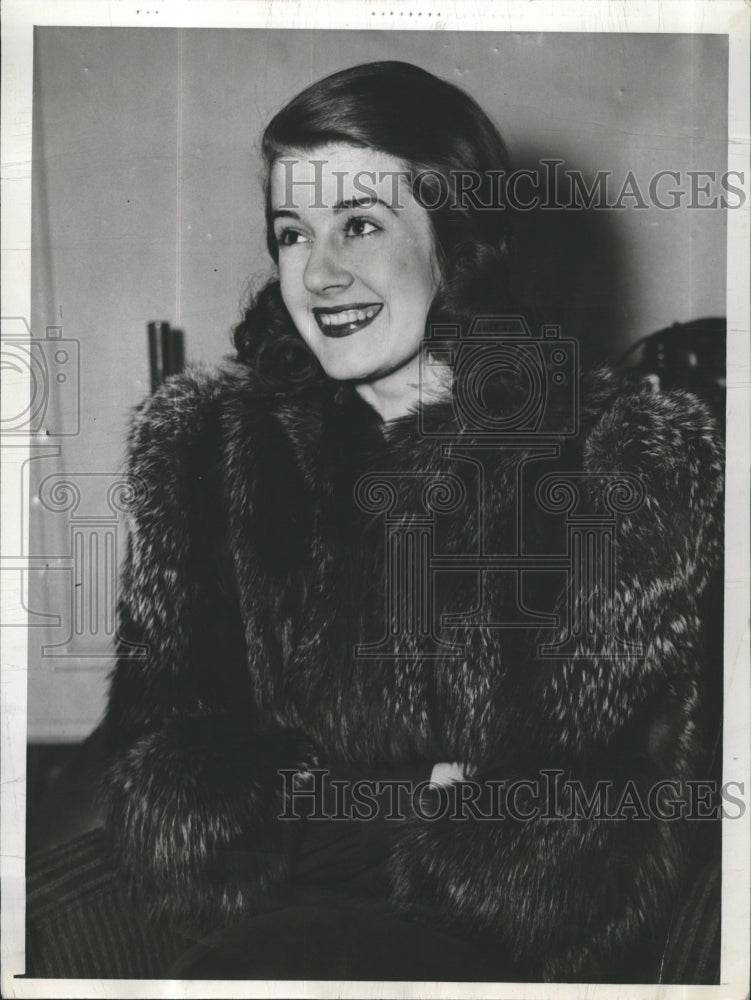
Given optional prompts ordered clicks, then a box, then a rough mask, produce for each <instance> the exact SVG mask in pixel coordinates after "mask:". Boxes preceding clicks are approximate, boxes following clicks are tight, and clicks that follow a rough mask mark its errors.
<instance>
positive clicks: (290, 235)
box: [276, 229, 308, 247]
mask: <svg viewBox="0 0 751 1000" xmlns="http://www.w3.org/2000/svg"><path fill="white" fill-rule="evenodd" d="M276 242H277V244H278V245H279V246H280V247H292V246H295V244H296V243H307V242H308V240H307V238H306V237H305V236H304V235H303V234H302V233H301V232H299V231H298V230H297V229H283V230H282V231H281V232H280V233H279V235H278V236H277V238H276Z"/></svg>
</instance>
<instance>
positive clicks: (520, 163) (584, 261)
mask: <svg viewBox="0 0 751 1000" xmlns="http://www.w3.org/2000/svg"><path fill="white" fill-rule="evenodd" d="M544 155H545V156H546V157H550V154H549V152H547V153H546V154H544ZM540 160H541V158H535V157H534V156H533V155H532V154H530V153H528V154H527V155H525V156H524V158H523V159H521V160H520V159H519V158H516V157H515V162H514V166H513V169H514V170H515V171H521V170H530V171H532V172H533V173H535V174H538V175H540V176H542V174H543V172H542V170H541V168H540ZM566 168H567V170H575V167H573V165H572V164H570V163H569V162H567V164H566ZM538 190H539V189H538ZM539 193H540V195H541V199H540V200H544V198H545V192H544V191H540V192H539ZM561 195H562V197H560V198H559V199H558V201H559V202H562V203H563V204H565V203H566V200H567V199H568V197H569V195H568V192H565V193H564V192H561ZM519 197H520V200H522V199H526V200H530V201H531V200H532V198H531V189H529V188H528V189H526V190H525V191H524V195H523V196H522V195H521V186H520V194H519ZM621 215H622V213H618V212H616V211H615V210H608V209H597V208H585V207H581V208H578V207H575V208H564V207H556V208H540V207H536V208H530V209H524V210H519V209H516V210H514V216H513V219H514V230H515V233H516V240H517V259H518V274H519V276H520V280H521V282H522V284H523V289H522V297H523V299H524V300H525V301H527V302H529V303H530V306H531V311H532V312H533V313H534V319H533V321H532V322H530V325H531V326H532V328H533V329H534V328H535V326H539V324H541V323H546V324H557V325H559V326H560V327H561V328H562V332H563V335H564V336H566V337H574V338H575V339H576V340H578V341H579V345H580V349H581V360H582V363H583V364H584V365H585V366H587V365H590V364H596V363H598V362H601V361H608V360H609V361H615V360H617V358H619V357H620V355H621V354H622V352H623V348H624V345H626V344H627V343H628V342H629V341H630V340H632V339H633V330H632V328H631V325H630V316H629V312H630V310H629V308H628V289H627V281H626V275H627V273H628V260H627V258H626V256H625V254H624V252H623V249H622V246H623V243H622V239H621V238H620V236H619V231H618V221H619V216H621ZM530 319H531V317H530Z"/></svg>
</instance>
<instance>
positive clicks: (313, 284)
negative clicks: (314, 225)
mask: <svg viewBox="0 0 751 1000" xmlns="http://www.w3.org/2000/svg"><path fill="white" fill-rule="evenodd" d="M352 281H353V277H352V273H351V272H350V271H349V270H348V269H347V268H346V267H345V266H344V263H343V262H342V260H341V257H340V255H339V254H338V252H337V248H336V247H334V246H331V244H329V243H326V242H325V241H323V240H318V241H316V242H315V243H314V244H313V247H312V249H311V251H310V256H309V257H308V263H307V264H306V266H305V271H304V273H303V282H304V284H305V287H306V288H307V290H308V291H309V292H312V293H314V294H316V295H323V294H324V293H325V292H327V291H336V290H337V289H343V288H349V286H350V285H351V284H352Z"/></svg>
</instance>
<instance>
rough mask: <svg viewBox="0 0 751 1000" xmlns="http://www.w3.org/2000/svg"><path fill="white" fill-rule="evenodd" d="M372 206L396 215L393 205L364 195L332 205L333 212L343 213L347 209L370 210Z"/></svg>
mask: <svg viewBox="0 0 751 1000" xmlns="http://www.w3.org/2000/svg"><path fill="white" fill-rule="evenodd" d="M372 205H383V207H384V208H387V209H388V210H389V212H393V213H394V215H396V209H395V208H394V207H393V205H389V203H388V202H387V201H384V200H383V199H382V198H373V197H371V196H370V195H365V196H364V197H363V198H347V199H345V200H344V201H338V202H337V203H336V204H335V205H334V211H335V212H344V211H346V210H347V209H349V208H370V207H371V206H372Z"/></svg>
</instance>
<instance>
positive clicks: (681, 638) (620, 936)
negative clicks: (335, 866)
mask: <svg viewBox="0 0 751 1000" xmlns="http://www.w3.org/2000/svg"><path fill="white" fill-rule="evenodd" d="M263 155H264V159H265V164H266V168H267V185H266V218H267V242H268V248H269V252H270V254H271V256H272V258H273V260H274V261H275V263H276V265H277V268H278V278H277V277H275V278H274V279H273V280H272V281H270V282H269V283H268V284H267V285H266V286H265V287H264V288H263V289H262V291H261V292H260V293H259V294H258V295H257V297H256V299H255V301H254V303H253V304H252V306H251V308H250V309H249V310H248V312H247V314H246V316H245V320H244V322H243V323H242V324H240V326H239V327H238V328H237V330H236V334H235V342H236V347H237V359H236V361H235V363H234V364H231V365H229V366H227V368H226V369H224V370H222V371H220V372H205V371H200V370H196V371H190V372H188V373H186V374H184V375H182V376H179V377H177V378H174V379H171V380H170V381H169V382H168V383H167V384H166V385H165V386H164V388H163V389H162V390H161V391H159V392H158V393H157V394H156V395H155V396H154V397H153V398H152V399H150V400H149V401H148V402H147V403H146V404H145V405H144V406H143V407H142V408H141V410H140V412H139V414H138V415H137V417H136V420H135V423H134V426H133V430H132V434H131V439H130V473H131V475H132V476H133V481H134V484H136V494H137V495H136V499H135V500H134V504H133V524H132V533H131V547H130V551H129V555H128V560H127V564H126V567H125V572H124V577H123V583H124V585H123V591H122V601H121V626H120V637H121V642H120V658H119V662H118V665H117V669H116V671H115V673H114V676H113V680H112V688H111V694H110V701H109V707H108V711H107V717H106V723H105V727H106V731H107V734H108V737H109V739H110V742H111V747H112V754H113V756H112V764H111V767H110V770H109V774H108V795H109V800H108V802H109V831H110V834H111V837H112V839H113V842H114V845H115V850H116V854H117V856H119V858H120V859H121V861H122V864H123V866H124V868H125V870H126V871H127V872H128V874H129V876H130V880H131V884H132V885H133V887H134V889H135V892H136V898H137V899H139V900H141V901H142V902H144V903H145V904H146V905H148V906H150V908H151V909H152V911H157V912H159V913H162V914H166V915H167V916H168V917H169V919H171V920H172V921H173V922H175V921H177V922H181V921H183V922H184V921H186V920H187V921H193V922H196V923H199V924H201V926H218V925H220V924H221V923H222V922H224V921H228V920H230V921H231V920H233V919H238V918H239V917H241V916H243V915H247V914H253V913H258V912H260V911H262V910H267V909H268V908H270V907H278V906H280V905H283V902H284V900H285V899H286V898H287V896H286V895H285V893H288V892H289V891H291V888H290V887H292V890H293V889H294V886H295V885H296V884H298V883H299V882H300V880H301V875H300V864H301V863H300V857H301V856H302V857H303V858H304V856H305V847H304V844H305V842H306V838H309V837H313V838H315V837H316V836H317V835H318V830H319V829H320V828H319V827H316V810H318V811H319V812H323V813H324V814H325V815H328V816H331V815H332V812H331V810H332V808H335V809H338V810H339V812H338V813H337V815H340V816H342V817H344V816H347V817H349V818H350V819H353V822H351V823H350V824H348V828H356V829H355V832H354V833H353V834H352V835H353V836H354V837H356V838H357V837H359V838H361V840H364V842H368V843H369V838H370V840H372V841H373V842H374V844H375V846H372V845H371V846H367V847H362V846H360V847H358V848H357V851H360V852H362V853H361V854H359V855H358V856H360V857H365V856H366V855H367V854H368V852H369V851H370V850H371V848H372V850H373V851H374V852H375V854H378V856H379V857H381V853H379V852H382V856H383V858H384V867H383V872H384V888H383V893H382V895H383V896H384V897H385V898H386V899H387V900H388V906H390V907H392V908H393V910H394V912H397V913H400V914H406V915H407V916H408V917H409V919H410V920H413V921H415V922H416V924H417V925H423V926H427V927H430V928H435V929H436V930H441V931H442V932H447V933H450V934H451V935H453V937H452V940H454V941H455V942H459V941H462V940H468V941H473V942H475V943H476V944H477V945H478V947H481V948H482V949H484V953H485V954H486V955H488V956H491V958H492V959H493V961H495V962H496V965H495V966H494V967H495V969H496V975H497V978H503V977H504V973H505V978H509V979H511V978H520V977H524V976H527V977H530V978H533V979H535V978H547V979H573V980H577V979H585V978H589V979H611V980H618V979H621V978H623V979H627V978H630V977H635V978H637V979H639V978H645V977H656V976H657V975H658V972H657V967H658V964H659V958H660V955H661V950H662V948H663V945H664V941H665V935H666V931H667V927H668V923H669V920H670V916H671V913H672V908H673V907H674V904H675V901H676V897H677V893H678V889H679V887H680V884H681V879H682V875H683V872H684V868H685V863H686V851H687V845H686V829H687V827H686V824H685V823H683V822H680V821H677V822H676V821H670V820H668V819H667V818H666V817H667V816H669V815H670V812H671V809H672V810H673V814H674V815H676V814H677V812H676V810H677V809H678V808H679V807H682V806H685V802H684V792H685V786H684V785H683V784H682V783H683V782H685V781H686V780H687V779H690V778H694V777H697V776H698V777H704V776H706V775H705V773H704V772H703V771H702V768H703V767H704V765H705V760H704V757H703V754H704V751H705V747H704V743H703V738H704V734H702V732H701V722H702V719H701V704H702V702H701V684H702V682H703V681H702V642H703V635H702V622H701V620H700V603H699V602H700V600H701V598H702V594H703V593H704V592H705V590H706V588H707V584H708V581H709V580H710V576H711V573H712V571H713V569H714V568H715V567H716V565H717V562H718V559H719V556H720V552H721V548H720V533H721V510H722V507H721V497H722V494H721V490H722V486H721V483H722V458H721V449H720V445H719V443H718V440H717V435H716V431H715V429H714V426H713V424H712V421H711V419H710V417H709V415H708V413H707V411H706V410H705V408H704V407H703V406H702V405H701V404H699V403H698V401H697V400H696V399H695V398H693V397H691V396H690V395H688V394H681V393H674V394H671V395H667V394H661V393H659V392H654V391H653V389H652V387H651V386H648V385H642V384H639V383H637V382H635V381H634V380H633V379H632V380H627V379H626V378H625V377H624V376H617V375H616V374H615V373H613V372H612V371H608V370H603V371H599V372H596V373H593V374H589V375H587V376H586V377H582V379H581V380H580V381H579V379H578V376H577V372H576V368H575V361H576V358H575V354H574V353H573V352H574V348H573V347H571V345H570V343H569V342H568V341H556V340H551V341H548V342H543V341H540V340H538V339H535V338H532V337H530V335H529V332H528V330H526V329H525V327H524V324H523V323H520V322H519V320H518V318H517V317H515V313H516V312H517V311H518V303H517V302H515V301H514V296H515V295H516V288H515V286H514V284H513V280H514V279H513V270H512V267H511V262H512V240H511V235H510V232H509V223H508V212H507V211H506V210H505V209H504V207H503V202H502V191H501V189H500V187H499V183H498V180H499V177H500V176H502V172H503V171H504V170H505V169H506V167H507V157H506V152H505V149H504V146H503V143H502V140H501V138H500V136H499V135H498V132H497V130H496V129H495V127H494V126H493V125H492V123H491V122H490V121H489V119H488V118H487V116H486V115H485V114H484V113H483V112H482V111H481V110H480V108H479V107H478V106H477V105H476V104H475V102H474V101H473V100H472V99H471V98H469V97H468V96H467V95H466V94H464V93H463V92H462V91H460V90H458V89H457V88H455V87H453V86H452V85H450V84H448V83H446V82H444V81H441V80H439V79H437V78H435V77H433V76H432V75H430V74H429V73H426V72H425V71H423V70H420V69H418V68H416V67H414V66H410V65H407V64H404V63H396V62H390V63H389V62H387V63H374V64H370V65H364V66H358V67H355V68H353V69H349V70H345V71H343V72H340V73H337V74H334V75H333V76H331V77H328V78H327V79H325V80H322V81H320V82H318V83H316V84H314V85H313V86H311V87H310V88H308V89H307V90H305V91H304V92H303V93H302V94H300V95H298V97H296V98H295V99H294V100H293V101H292V102H291V103H290V104H288V105H287V107H285V108H284V109H283V110H282V111H281V112H279V114H278V115H277V116H276V117H275V118H274V119H273V120H272V122H271V123H270V125H269V126H268V128H267V129H266V132H265V135H264V140H263ZM468 178H469V179H470V180H468ZM488 316H490V317H494V316H495V317H499V316H500V317H505V319H499V318H495V319H490V320H488V321H485V322H484V324H483V323H480V324H479V325H478V324H475V325H474V326H473V325H472V322H473V320H474V319H475V318H476V317H488ZM509 317H510V318H509ZM555 352H557V353H555ZM535 366H537V367H535ZM540 366H541V367H540ZM556 366H557V367H556ZM535 372H538V375H539V373H540V372H542V376H541V379H542V381H539V380H538V382H535V377H536V376H535V374H534V373H535ZM577 389H578V391H579V394H578V395H577ZM530 415H531V416H530ZM562 498H563V499H562ZM577 518H578V521H577ZM582 519H584V520H583V521H582ZM582 523H584V524H585V525H586V526H587V528H588V532H589V533H588V534H587V535H586V537H585V536H584V535H582V534H581V533H579V534H577V530H578V529H577V524H579V526H581V524H582ZM572 540H573V541H572ZM579 541H581V544H582V545H585V546H587V545H589V546H590V548H589V549H587V552H589V553H590V555H589V556H588V557H587V558H589V564H588V565H589V576H587V575H586V574H583V573H582V572H580V570H581V566H582V564H577V562H576V556H575V553H574V555H572V552H573V549H572V548H571V546H575V545H578V544H579ZM598 546H599V547H598ZM417 552H419V553H420V558H419V559H418V558H417V556H416V555H415V553H417ZM603 553H609V555H608V554H603ZM611 556H612V560H611V561H608V560H609V559H610V558H611ZM583 558H584V557H583ZM585 561H586V559H585ZM410 588H416V590H415V589H412V590H411V589H410ZM582 622H583V624H584V626H585V627H579V626H580V625H582ZM139 648H140V649H141V650H143V651H145V655H143V656H138V655H134V651H135V652H137V651H138V650H139ZM710 735H711V734H710ZM324 771H328V772H330V775H329V776H330V777H332V776H333V777H339V778H342V779H343V781H342V784H341V785H340V786H339V792H338V793H337V794H340V796H341V797H340V798H339V799H337V802H338V805H337V806H335V807H332V805H331V797H330V796H331V786H330V785H328V786H326V787H324V782H323V778H324V777H325V775H323V772H324ZM395 775H398V776H399V777H400V778H403V779H404V780H405V782H406V781H411V782H412V784H411V785H406V784H405V785H404V786H402V787H403V788H407V799H406V803H407V805H406V806H405V807H404V809H403V810H401V811H400V809H399V808H396V807H394V803H393V801H392V802H391V803H390V807H393V808H394V809H395V812H396V813H398V814H399V816H400V817H401V818H399V819H396V820H395V821H394V822H381V823H380V825H378V824H376V823H375V821H374V822H373V824H371V825H369V824H368V823H360V824H358V823H357V822H356V820H357V819H358V818H359V819H363V818H366V817H367V816H369V815H370V814H371V813H375V814H377V816H378V817H380V819H381V820H382V819H383V815H384V811H385V809H386V806H385V804H384V800H383V798H380V799H379V798H378V797H377V794H376V793H377V792H378V791H379V789H378V788H376V789H375V792H374V794H373V796H372V798H373V799H374V800H375V801H376V806H375V807H371V808H370V811H368V808H367V806H364V805H363V788H362V786H358V790H357V794H359V795H360V798H359V799H357V795H356V794H355V792H354V788H355V784H354V783H355V782H356V781H357V780H358V779H363V778H367V779H369V780H371V781H377V780H381V779H385V778H393V777H394V776H395ZM430 779H432V780H430ZM543 780H544V782H546V784H545V789H546V791H545V793H544V795H543V800H540V796H539V790H540V788H541V787H542V786H541V785H540V782H541V781H543ZM557 782H560V788H561V791H560V796H559V797H558V798H557V799H556V801H555V803H554V804H552V805H551V803H550V794H551V792H550V789H551V787H554V789H555V788H557V787H558V785H557V784H556V783H557ZM660 782H661V783H662V784H661V785H660V789H659V796H658V798H655V799H654V801H652V800H649V792H650V790H651V789H653V788H654V786H655V785H656V783H660ZM668 782H669V783H670V784H668ZM416 783H417V786H416ZM551 783H552V784H551ZM374 787H375V786H367V788H366V789H365V791H366V792H367V791H370V790H372V789H373V788H374ZM385 787H386V786H385V785H382V786H381V787H380V791H381V792H382V791H383V789H384V788H385ZM396 787H397V786H395V785H393V784H392V785H390V786H389V789H390V793H391V794H392V799H393V793H394V789H395V788H396ZM416 787H417V790H416V792H415V793H414V794H412V792H413V791H414V789H415V788H416ZM509 789H512V794H509ZM319 791H320V796H321V797H317V796H318V794H319ZM306 792H307V793H308V794H307V796H306V794H305V793H306ZM601 794H602V796H603V798H602V800H600V799H599V798H597V797H598V796H600V795H601ZM348 795H354V800H353V799H352V798H350V799H348V798H347V796H348ZM366 797H367V796H366ZM658 799H659V800H658ZM595 800H596V802H595ZM648 800H649V801H650V802H651V806H650V809H649V810H648V811H647V815H644V814H643V813H644V808H643V804H644V803H646V802H648ZM353 801H354V806H353ZM357 802H359V803H360V807H359V811H358V809H357V808H355V806H357ZM593 802H595V807H593ZM322 803H323V805H322ZM583 803H584V805H583ZM587 803H589V806H588V808H585V806H586V805H587ZM597 803H599V805H600V806H604V809H601V810H600V813H599V814H598V810H597V808H596V805H597ZM629 803H630V805H631V808H629ZM303 814H306V815H307V819H306V820H305V821H303V820H295V819H294V817H295V816H302V815H303ZM429 817H434V818H432V819H431V818H429ZM332 822H333V821H332ZM330 826H331V824H329V828H330ZM375 830H377V831H378V832H377V833H374V832H373V831H375ZM340 832H341V824H340V826H339V827H338V828H337V831H336V833H337V837H338V836H339V834H340ZM339 842H340V843H341V840H340V841H339ZM301 852H302V853H301ZM304 867H305V864H304V862H303V868H304ZM379 871H380V869H379ZM303 874H304V873H303ZM302 881H303V882H304V881H305V880H304V878H302ZM332 881H335V878H334V877H333V876H332ZM337 888H341V886H338V887H337ZM377 895H378V893H376V896H377ZM259 919H260V918H259ZM250 936H251V937H252V935H250ZM457 946H458V945H457ZM635 961H637V964H634V963H635ZM247 974H248V975H249V976H252V975H253V974H254V973H253V971H252V969H249V970H248V973H247ZM280 974H283V973H282V970H280ZM385 974H386V973H384V975H385ZM421 978H429V977H425V976H422V977H421Z"/></svg>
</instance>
